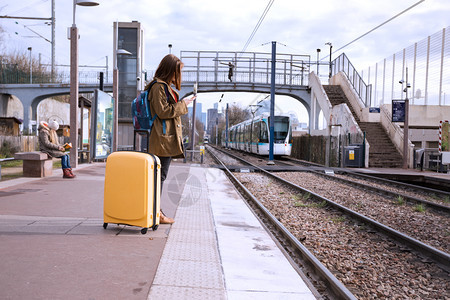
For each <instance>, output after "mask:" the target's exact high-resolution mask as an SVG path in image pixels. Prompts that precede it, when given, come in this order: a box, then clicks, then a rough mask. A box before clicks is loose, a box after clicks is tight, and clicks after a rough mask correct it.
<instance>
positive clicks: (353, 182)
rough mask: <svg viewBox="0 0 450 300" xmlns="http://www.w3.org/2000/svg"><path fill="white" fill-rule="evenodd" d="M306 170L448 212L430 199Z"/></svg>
mask: <svg viewBox="0 0 450 300" xmlns="http://www.w3.org/2000/svg"><path fill="white" fill-rule="evenodd" d="M282 163H285V164H286V162H282ZM291 165H293V164H291ZM308 172H311V173H314V174H317V175H320V176H322V177H326V178H328V179H330V180H333V181H336V182H341V183H344V184H348V185H352V186H357V187H358V188H361V189H364V190H369V191H372V192H375V193H378V194H381V195H386V196H389V197H392V198H395V197H398V196H401V197H402V198H403V200H405V201H406V202H408V201H410V202H414V203H419V204H425V205H427V206H428V207H430V208H433V209H434V210H436V211H438V212H444V213H450V206H446V205H442V204H439V203H435V202H432V201H429V200H425V199H420V198H416V197H413V196H409V195H407V194H404V193H399V192H393V191H389V190H386V189H383V188H380V187H376V186H371V185H367V184H364V183H361V182H355V181H351V180H349V179H345V178H340V177H335V176H333V175H329V174H325V173H322V172H320V171H316V170H308ZM353 175H354V176H353ZM349 176H350V177H353V178H358V177H359V174H352V175H349ZM361 178H364V177H363V176H361V177H359V179H361ZM375 182H376V183H381V182H384V181H375ZM388 185H389V186H393V182H392V183H391V184H388ZM416 191H420V189H417V190H416ZM422 192H423V191H422Z"/></svg>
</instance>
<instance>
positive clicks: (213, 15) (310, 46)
mask: <svg viewBox="0 0 450 300" xmlns="http://www.w3.org/2000/svg"><path fill="white" fill-rule="evenodd" d="M98 2H100V5H99V6H96V7H80V6H78V7H77V10H76V24H77V27H78V28H79V33H80V36H81V39H80V42H79V48H80V53H79V63H80V65H105V61H106V59H105V57H106V56H108V57H109V63H110V67H111V66H112V48H113V36H112V35H113V25H112V24H113V22H114V21H120V22H129V21H133V20H136V21H139V22H141V23H142V25H143V27H144V30H145V32H144V35H145V50H146V53H145V68H146V69H147V70H149V71H153V70H154V69H155V68H156V67H157V65H158V63H159V61H160V60H161V58H162V57H163V56H164V55H165V54H167V53H168V44H172V45H173V48H172V53H174V54H176V55H179V54H180V51H182V50H193V51H196V50H213V51H216V50H217V51H240V50H242V49H243V47H244V45H245V43H246V42H247V40H248V38H249V36H250V34H251V33H252V31H253V29H254V28H255V25H256V23H257V22H258V20H259V18H260V16H261V15H262V13H263V11H264V10H265V8H266V6H267V4H268V3H269V0H245V1H243V0H228V1H214V0H209V1H206V0H178V1H177V0H164V1H161V0H159V1H156V0H107V1H106V0H103V1H102V0H99V1H98ZM417 2H419V1H418V0H397V1H392V0H377V1H372V0H315V1H311V0H308V1H305V0H275V1H274V2H273V5H272V6H271V8H270V10H269V12H268V13H267V16H266V17H265V19H264V21H263V22H262V24H261V26H260V27H259V29H258V31H257V32H256V34H255V36H254V38H253V40H252V41H251V43H250V44H249V46H248V48H247V51H248V52H270V51H271V45H270V42H271V41H277V42H279V43H281V44H279V45H278V46H277V52H278V53H292V54H307V55H311V60H315V59H316V57H317V54H316V53H317V52H316V49H317V48H321V49H322V52H321V56H324V55H325V54H328V52H329V47H328V46H326V45H325V43H326V42H331V43H332V44H333V49H338V48H340V47H342V46H343V45H345V44H347V43H348V42H350V41H352V40H354V39H356V38H357V37H359V36H361V35H362V34H364V33H366V32H368V31H369V30H371V29H373V28H374V27H376V26H378V25H380V24H381V23H383V22H385V21H387V20H388V19H390V18H392V17H393V16H395V15H397V14H398V13H400V12H402V11H403V10H405V9H407V8H408V7H410V6H412V5H414V4H415V3H417ZM72 13H73V1H70V0H56V26H57V29H56V62H57V64H69V57H70V51H69V40H68V39H67V28H68V27H70V26H71V24H72ZM0 15H10V16H27V17H50V16H51V0H19V1H18V0H0ZM16 21H17V22H18V23H19V24H16V23H15V22H16ZM44 22H45V21H36V20H34V21H33V20H11V19H0V26H1V27H3V29H4V30H5V32H4V33H3V35H2V40H1V45H0V47H1V48H2V50H6V51H7V52H10V51H19V52H23V53H27V48H28V47H30V46H31V47H33V53H35V54H36V56H37V53H42V59H43V60H46V61H47V62H49V61H50V56H51V55H50V53H51V52H50V51H51V47H50V43H48V42H47V41H45V40H44V39H43V38H39V37H36V35H35V34H34V33H33V32H31V31H30V30H28V29H27V28H24V26H23V25H27V26H29V28H31V29H33V30H34V31H36V32H38V33H40V34H41V35H42V36H44V37H45V38H47V39H50V38H51V27H50V26H47V25H44ZM449 25H450V1H449V0H425V1H424V2H422V3H420V4H418V5H417V6H416V7H414V8H413V9H411V10H410V11H408V12H406V13H404V14H402V15H401V16H399V17H398V18H396V19H394V20H393V21H391V22H389V23H387V24H386V25H384V26H383V27H381V28H379V29H377V30H376V31H374V32H372V33H370V34H369V35H367V36H365V37H364V38H362V39H360V40H359V41H357V42H355V43H353V44H352V45H350V46H348V47H346V48H344V49H343V50H342V51H339V52H338V53H334V54H333V57H336V56H337V55H339V54H340V53H341V52H345V53H346V54H347V56H348V57H349V59H350V60H351V61H352V63H353V64H354V65H355V67H356V68H357V69H365V68H366V67H368V66H370V65H374V64H375V63H376V62H378V61H380V60H382V59H384V58H385V57H388V56H390V55H392V54H393V53H395V52H397V51H399V50H401V49H403V48H405V47H407V46H409V45H411V44H413V43H415V42H417V41H419V40H422V39H424V38H426V37H427V36H428V35H431V34H434V33H436V32H438V31H440V30H442V29H443V28H444V27H447V26H449ZM16 32H17V34H16ZM30 36H34V37H30ZM267 43H268V44H267ZM282 44H283V45H286V46H283V45H282ZM2 52H3V51H2ZM225 98H226V97H225ZM252 98H254V97H252ZM225 100H226V99H225ZM204 106H205V105H204Z"/></svg>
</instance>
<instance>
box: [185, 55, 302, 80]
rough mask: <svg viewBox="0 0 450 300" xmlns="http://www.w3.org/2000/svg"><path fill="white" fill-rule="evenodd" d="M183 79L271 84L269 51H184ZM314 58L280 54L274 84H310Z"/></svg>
mask: <svg viewBox="0 0 450 300" xmlns="http://www.w3.org/2000/svg"><path fill="white" fill-rule="evenodd" d="M181 60H182V61H183V63H184V68H183V81H187V82H211V83H214V82H216V83H221V82H224V83H225V82H233V83H248V84H270V81H271V76H270V74H271V63H272V58H271V54H270V53H255V52H222V51H219V52H216V51H214V52H213V51H181ZM310 65H311V61H310V57H309V56H308V55H293V54H277V57H276V67H275V83H276V84H277V85H286V86H305V85H308V74H309V72H310V71H309V69H310Z"/></svg>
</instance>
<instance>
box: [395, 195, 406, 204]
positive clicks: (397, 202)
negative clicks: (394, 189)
mask: <svg viewBox="0 0 450 300" xmlns="http://www.w3.org/2000/svg"><path fill="white" fill-rule="evenodd" d="M395 204H397V205H404V204H405V199H403V197H402V196H397V198H396V199H395Z"/></svg>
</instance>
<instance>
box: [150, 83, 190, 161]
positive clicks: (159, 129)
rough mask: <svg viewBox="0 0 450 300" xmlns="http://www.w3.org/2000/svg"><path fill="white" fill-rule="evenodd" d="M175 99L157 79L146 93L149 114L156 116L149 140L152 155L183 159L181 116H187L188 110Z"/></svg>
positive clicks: (173, 91)
mask: <svg viewBox="0 0 450 300" xmlns="http://www.w3.org/2000/svg"><path fill="white" fill-rule="evenodd" d="M164 85H165V86H167V87H168V91H169V95H170V97H169V101H167V96H166V92H165V89H164ZM175 97H177V98H179V97H178V93H177V92H176V91H175V90H173V89H172V88H171V87H170V86H169V85H167V84H166V83H165V82H163V81H161V80H159V79H158V80H157V82H156V83H155V84H153V86H152V88H151V89H150V92H149V93H148V101H150V111H151V114H152V116H154V115H155V113H156V114H157V115H158V117H157V118H156V119H155V121H154V123H153V127H152V131H151V133H150V140H149V152H150V153H152V154H154V155H157V156H161V157H173V158H183V157H184V151H183V143H182V125H181V116H182V115H184V114H187V112H188V109H187V105H186V103H185V102H184V101H181V100H179V101H178V102H176V101H175ZM164 123H165V125H164ZM164 127H165V129H164ZM164 130H165V133H164V132H163V131H164Z"/></svg>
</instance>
